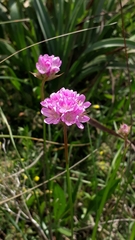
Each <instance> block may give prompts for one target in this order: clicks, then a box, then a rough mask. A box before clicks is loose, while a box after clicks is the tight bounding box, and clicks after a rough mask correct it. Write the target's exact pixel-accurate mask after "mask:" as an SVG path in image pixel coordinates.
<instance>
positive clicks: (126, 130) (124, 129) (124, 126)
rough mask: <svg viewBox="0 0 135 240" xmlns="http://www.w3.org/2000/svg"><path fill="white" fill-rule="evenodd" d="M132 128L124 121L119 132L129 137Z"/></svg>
mask: <svg viewBox="0 0 135 240" xmlns="http://www.w3.org/2000/svg"><path fill="white" fill-rule="evenodd" d="M130 129H131V126H128V125H127V124H125V123H123V124H121V125H120V128H119V130H118V133H119V134H120V135H122V136H123V137H127V136H128V134H129V133H130Z"/></svg>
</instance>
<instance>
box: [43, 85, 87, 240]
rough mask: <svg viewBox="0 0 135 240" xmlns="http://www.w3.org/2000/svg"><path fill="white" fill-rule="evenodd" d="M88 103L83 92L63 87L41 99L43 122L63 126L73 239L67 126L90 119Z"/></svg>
mask: <svg viewBox="0 0 135 240" xmlns="http://www.w3.org/2000/svg"><path fill="white" fill-rule="evenodd" d="M90 105H91V103H90V102H85V96H84V95H83V94H81V95H80V94H78V93H77V92H75V91H73V90H69V89H65V88H61V89H60V90H59V91H58V92H56V93H52V94H51V95H50V98H46V99H45V100H44V101H41V106H42V109H41V113H42V114H43V115H44V116H45V119H44V122H45V123H46V124H58V123H62V124H63V127H64V145H65V159H66V179H67V189H68V196H69V205H70V219H71V240H72V239H73V202H72V189H71V179H70V171H69V159H68V140H67V126H71V125H73V124H76V125H77V127H78V128H80V129H83V128H84V126H83V124H82V123H85V122H88V121H89V120H90V118H89V117H88V116H87V114H86V108H88V107H89V106H90Z"/></svg>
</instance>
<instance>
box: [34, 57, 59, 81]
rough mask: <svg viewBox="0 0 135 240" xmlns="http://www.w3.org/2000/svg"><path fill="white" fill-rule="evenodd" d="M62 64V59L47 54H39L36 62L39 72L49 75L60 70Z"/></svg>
mask: <svg viewBox="0 0 135 240" xmlns="http://www.w3.org/2000/svg"><path fill="white" fill-rule="evenodd" d="M61 64H62V61H61V60H60V58H59V57H55V56H54V55H52V56H49V55H48V54H45V55H40V56H39V58H38V62H37V63H36V68H37V70H38V72H39V74H42V75H47V76H48V77H49V76H50V75H54V74H56V73H57V72H59V71H60V66H61Z"/></svg>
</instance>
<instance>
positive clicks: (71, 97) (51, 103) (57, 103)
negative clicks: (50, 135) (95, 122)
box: [41, 88, 91, 129]
mask: <svg viewBox="0 0 135 240" xmlns="http://www.w3.org/2000/svg"><path fill="white" fill-rule="evenodd" d="M41 105H42V109H41V113H42V114H43V115H44V116H45V117H46V118H45V119H44V122H45V123H47V124H57V123H59V122H64V123H65V124H66V125H67V126H71V125H72V124H76V125H77V126H78V127H79V128H80V129H83V128H84V126H83V124H82V123H85V122H88V121H89V120H90V118H89V117H88V116H87V114H86V112H85V110H86V108H88V107H89V106H90V105H91V103H90V102H85V96H84V95H83V94H81V95H80V94H78V93H77V92H75V91H73V90H69V89H65V88H61V89H60V90H59V91H58V92H56V93H52V94H51V95H50V98H46V99H45V100H44V101H42V102H41Z"/></svg>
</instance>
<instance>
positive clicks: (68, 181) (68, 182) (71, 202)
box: [64, 124, 73, 240]
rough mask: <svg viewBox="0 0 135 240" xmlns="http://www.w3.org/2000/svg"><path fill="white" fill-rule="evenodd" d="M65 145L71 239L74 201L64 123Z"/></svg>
mask: <svg viewBox="0 0 135 240" xmlns="http://www.w3.org/2000/svg"><path fill="white" fill-rule="evenodd" d="M64 146H65V159H66V178H67V189H68V196H69V204H70V219H71V240H73V201H72V189H71V179H70V171H69V159H68V141H67V126H66V124H64Z"/></svg>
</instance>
